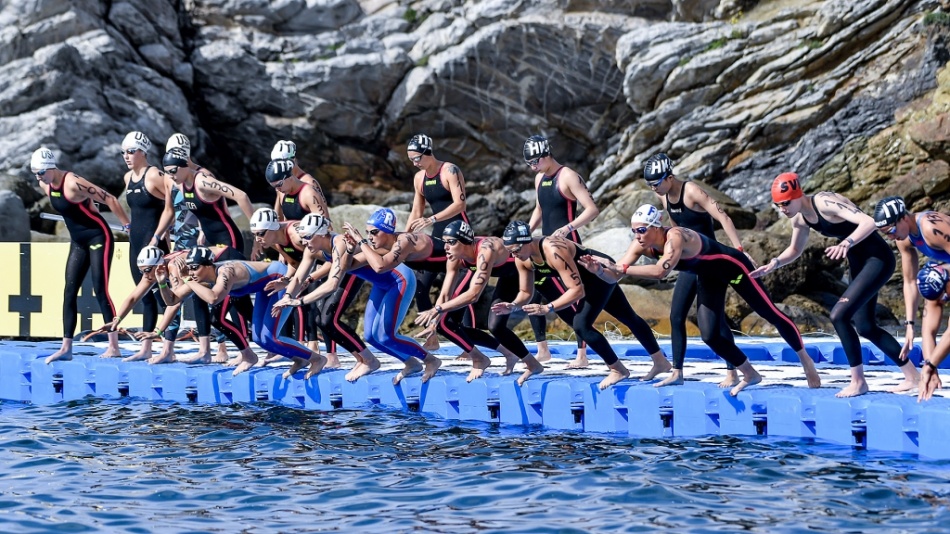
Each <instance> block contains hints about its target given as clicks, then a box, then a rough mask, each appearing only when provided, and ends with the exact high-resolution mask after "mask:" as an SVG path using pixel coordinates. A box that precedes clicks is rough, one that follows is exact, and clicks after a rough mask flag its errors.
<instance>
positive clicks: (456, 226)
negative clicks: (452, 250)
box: [442, 220, 475, 245]
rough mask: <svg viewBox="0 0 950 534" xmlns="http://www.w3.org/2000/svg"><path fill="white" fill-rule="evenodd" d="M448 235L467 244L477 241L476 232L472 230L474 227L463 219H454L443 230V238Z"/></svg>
mask: <svg viewBox="0 0 950 534" xmlns="http://www.w3.org/2000/svg"><path fill="white" fill-rule="evenodd" d="M446 237H449V238H452V239H458V240H459V241H461V242H462V243H465V244H466V245H471V244H472V243H474V242H475V232H473V231H472V227H471V226H469V225H468V223H467V222H465V221H462V220H458V221H452V222H450V223H449V225H448V226H446V227H445V229H443V230H442V238H443V239H444V238H446Z"/></svg>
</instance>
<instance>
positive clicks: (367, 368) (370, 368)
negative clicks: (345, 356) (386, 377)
mask: <svg viewBox="0 0 950 534" xmlns="http://www.w3.org/2000/svg"><path fill="white" fill-rule="evenodd" d="M364 360H365V361H362V362H359V363H357V364H356V367H354V368H353V369H352V370H351V371H350V372H349V373H346V377H344V378H346V379H347V380H348V381H350V382H356V381H357V380H359V379H360V377H363V376H366V375H368V374H370V373H372V372H374V371H376V370H377V369H379V366H380V363H379V360H378V359H376V358H373V359H368V358H365V357H364Z"/></svg>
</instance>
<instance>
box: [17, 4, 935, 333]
mask: <svg viewBox="0 0 950 534" xmlns="http://www.w3.org/2000/svg"><path fill="white" fill-rule="evenodd" d="M947 7H948V6H947V5H945V2H942V1H938V0H918V1H910V2H908V1H901V0H859V1H847V0H827V1H818V0H815V1H810V0H777V1H772V2H754V1H740V0H723V1H717V0H705V1H704V0H676V1H668V2H660V1H657V0H623V1H619V2H608V1H605V0H557V1H551V0H544V1H541V0H539V1H532V2H521V1H514V0H489V1H474V0H469V1H461V0H420V1H415V2H405V1H398V0H363V1H357V0H320V1H317V0H282V1H279V2H271V1H267V0H243V1H241V2H237V1H234V0H185V1H181V0H142V1H141V2H136V3H128V2H117V1H105V0H78V1H71V2H69V1H65V0H39V1H29V2H28V1H26V0H11V1H10V2H7V3H5V4H4V6H3V7H0V22H2V24H0V28H3V29H2V30H0V44H2V46H0V73H2V76H0V217H3V218H4V220H6V221H10V224H7V225H5V226H4V227H2V228H0V240H4V241H26V240H34V241H38V240H47V239H51V238H52V237H51V236H52V235H53V234H54V233H55V231H56V230H55V227H54V225H53V224H52V223H50V222H48V221H41V220H40V219H39V217H38V214H39V213H40V212H43V211H49V207H48V202H47V201H46V199H45V198H44V197H43V196H42V195H41V194H40V193H39V192H38V190H37V188H36V187H35V185H34V183H33V179H32V177H31V176H30V174H29V169H28V168H27V167H28V166H27V165H26V162H27V161H28V160H29V154H30V153H31V152H32V151H33V150H34V149H35V148H36V147H38V146H40V145H48V146H52V147H53V148H55V149H56V150H57V151H58V152H59V154H60V155H61V156H60V159H61V161H62V162H63V164H64V166H66V167H68V168H71V169H75V170H76V171H77V172H79V173H81V174H83V175H85V176H87V177H89V178H91V179H93V180H95V181H96V182H97V183H100V184H102V185H104V186H107V187H108V188H109V189H110V190H112V191H113V192H115V193H118V192H120V190H121V177H122V173H123V172H124V166H123V165H122V162H121V160H120V159H119V158H118V156H117V153H118V147H119V143H120V141H121V139H122V137H123V136H124V135H125V133H126V132H128V131H130V130H140V131H144V132H146V133H147V134H148V135H150V136H151V137H152V138H153V140H161V139H164V138H165V137H167V136H168V135H170V134H171V133H173V132H176V131H180V132H184V133H186V134H188V135H189V137H191V139H192V142H193V144H194V146H195V148H194V150H193V154H194V155H195V159H196V160H197V161H199V162H201V163H202V164H206V165H208V166H209V167H210V168H212V169H214V170H215V171H216V172H217V173H218V174H219V175H220V176H221V177H222V178H224V179H226V180H228V181H229V182H231V183H233V184H235V185H237V186H239V187H242V188H244V189H246V190H247V191H248V192H249V193H250V194H251V196H252V198H254V200H255V201H258V202H261V203H263V204H267V203H268V202H270V201H271V200H272V198H273V192H272V190H271V189H270V188H268V187H267V184H266V183H264V181H263V169H264V166H265V165H266V163H267V154H268V153H269V150H270V147H271V145H272V144H273V142H274V141H275V140H276V139H294V140H295V141H296V142H297V145H298V146H299V147H300V150H299V156H298V159H299V162H300V165H301V167H303V168H304V169H306V170H308V171H309V172H311V173H312V174H313V175H314V176H316V177H317V178H318V179H319V180H320V181H321V183H322V184H323V187H324V190H325V191H327V192H328V193H329V196H330V198H329V201H330V203H331V204H332V205H334V206H339V207H340V208H338V209H349V210H351V211H352V210H356V211H354V213H355V212H359V211H360V208H358V207H355V208H343V206H344V205H350V204H353V205H355V204H377V205H387V206H392V207H400V206H403V207H404V206H407V205H408V203H409V202H410V201H411V195H410V194H409V193H408V190H409V179H410V177H411V171H412V169H411V166H410V165H409V163H408V161H407V160H406V158H405V154H404V147H405V141H406V139H408V137H409V136H410V135H411V134H412V133H415V132H417V131H424V132H427V133H428V134H429V135H431V136H432V137H433V138H434V139H435V144H436V153H437V154H438V155H439V156H440V157H441V159H447V160H449V161H452V162H454V163H457V164H459V165H460V166H461V168H462V169H463V171H464V172H465V176H466V180H467V186H468V191H469V199H468V204H469V208H468V211H469V214H470V216H471V218H472V219H473V220H474V221H476V230H477V231H478V232H479V233H485V234H490V233H498V232H499V231H500V229H501V228H503V227H504V225H505V223H507V221H509V220H511V219H512V218H516V217H524V218H526V217H527V216H528V214H529V213H530V210H531V209H532V207H533V191H531V176H530V173H529V172H528V170H527V169H526V168H525V167H524V165H523V163H522V162H521V157H520V152H519V148H520V146H521V142H522V141H523V139H524V138H525V137H526V136H528V135H531V134H533V133H539V132H540V133H543V134H545V135H546V136H547V137H549V138H550V139H551V140H552V143H553V145H554V151H555V154H556V156H557V158H558V159H559V160H560V161H562V162H564V163H567V164H569V165H570V166H571V167H572V168H575V169H577V170H578V171H579V172H581V174H582V175H585V176H588V177H589V180H588V184H589V186H590V188H591V190H592V191H593V192H594V193H595V198H596V199H597V201H598V203H599V205H600V206H601V210H602V214H601V216H600V217H599V218H598V219H597V220H596V221H595V223H594V224H593V225H591V226H590V227H588V228H585V229H584V230H583V231H582V234H583V236H584V238H585V242H587V243H589V244H590V245H591V246H594V247H595V248H601V249H603V250H604V251H605V252H608V253H613V254H616V253H617V252H618V251H617V250H616V248H617V247H618V244H622V243H626V242H627V240H628V239H629V232H628V231H627V230H626V223H627V220H628V218H629V216H630V214H631V213H632V212H633V210H634V209H635V208H636V206H638V205H639V204H641V203H643V202H648V201H655V195H654V194H653V193H652V191H650V190H649V188H647V187H646V186H645V184H643V183H642V181H641V180H640V179H639V176H640V172H641V166H642V162H643V160H644V159H645V158H646V157H648V156H649V155H650V154H652V153H653V152H656V151H658V150H663V151H666V152H667V153H668V154H669V155H670V156H671V157H672V158H673V160H674V161H675V162H676V163H677V166H676V172H677V174H678V175H679V176H681V177H684V178H689V179H694V180H699V181H702V182H703V183H704V184H706V185H708V186H710V187H712V188H715V189H717V190H718V191H719V192H720V194H721V197H719V198H720V201H721V202H722V203H723V204H724V205H726V206H727V209H728V210H729V213H730V216H731V217H732V218H733V220H734V221H735V222H736V224H737V226H738V227H739V228H740V229H742V238H743V243H744V244H747V245H746V250H747V251H749V252H750V254H751V255H752V256H753V257H754V258H756V259H757V260H759V261H766V260H767V259H769V258H771V257H772V256H773V255H774V254H775V253H776V252H777V251H778V250H781V248H783V247H784V245H785V243H786V242H787V239H788V238H787V233H788V224H787V221H784V220H782V221H780V220H778V217H777V216H776V214H775V213H774V211H773V210H772V209H771V208H769V207H768V184H769V183H770V182H771V180H772V178H773V177H774V176H775V175H776V174H778V173H779V172H785V171H794V172H797V173H798V174H799V175H800V176H801V177H802V179H803V185H804V187H805V190H806V192H809V193H812V192H816V191H821V190H834V191H837V192H839V193H842V194H843V195H845V196H848V197H849V198H851V199H852V200H854V202H855V203H857V204H858V205H859V206H861V207H862V208H865V209H866V210H867V209H868V208H869V206H870V205H871V203H872V202H873V201H875V200H877V199H878V198H881V197H883V196H886V195H889V194H901V195H903V196H904V197H905V198H906V199H907V200H908V202H909V204H910V205H911V207H912V209H914V210H919V209H924V208H927V209H930V208H932V209H938V210H945V211H946V210H950V163H948V162H950V141H948V139H950V127H948V126H947V125H948V124H950V121H948V120H947V116H948V115H947V114H948V113H950V97H948V92H947V91H948V89H950V74H948V73H947V71H946V68H945V65H946V63H947V61H948V59H950V49H948V46H947V38H948V33H950V15H948V14H947ZM158 144H160V143H156V145H158ZM160 156H161V154H159V148H157V147H156V148H153V153H151V154H150V158H151V161H153V162H157V161H159V158H160ZM341 216H343V215H341ZM30 229H32V233H31V232H30ZM616 229H620V230H619V233H618V230H616ZM620 233H622V234H623V236H622V239H621V236H620ZM825 246H827V245H826V243H825V241H824V240H823V239H821V238H820V237H818V236H813V237H812V238H811V239H810V241H809V247H808V250H807V251H806V253H805V254H804V256H803V258H802V259H800V260H799V261H798V262H796V263H794V264H792V265H789V266H787V267H785V268H784V269H783V271H782V276H781V279H780V280H779V277H771V279H769V278H766V280H765V282H766V285H767V286H768V289H769V291H770V292H771V293H772V295H773V296H774V298H775V299H776V301H778V302H782V303H783V306H785V308H784V309H785V310H786V311H787V312H789V313H790V314H791V315H793V317H794V318H795V319H796V321H797V322H799V324H801V325H802V326H803V330H804V331H809V330H824V331H830V330H831V329H830V323H829V322H828V319H827V310H828V309H829V308H830V305H833V303H834V302H835V300H836V298H837V297H836V295H838V294H840V292H841V289H842V287H843V284H844V282H843V281H842V277H843V276H844V273H845V269H844V266H843V265H842V264H840V263H836V262H831V261H829V260H827V259H826V258H824V256H823V254H822V253H821V251H822V250H823V248H824V247H825ZM895 280H896V277H895ZM643 287H646V288H647V293H648V294H638V296H636V297H635V300H634V304H635V306H636V303H637V301H648V300H649V299H655V300H657V302H658V303H657V304H655V305H654V304H653V303H652V302H653V301H652V300H650V302H651V303H650V304H647V305H641V306H637V309H638V311H641V307H642V308H651V307H656V308H657V309H658V310H661V309H662V299H663V295H664V293H663V292H664V287H665V285H664V284H653V285H648V286H643ZM625 289H626V290H627V291H632V292H634V293H636V292H639V291H641V288H640V287H639V286H638V287H632V286H631V287H626V288H625ZM901 302H902V300H901V297H900V284H899V282H896V281H892V283H891V284H889V285H888V286H887V287H886V288H885V290H884V291H882V293H881V299H880V304H881V306H879V310H880V315H881V316H882V317H883V318H886V319H888V320H893V312H892V311H891V310H894V311H898V313H902V312H900V311H899V310H900V309H901V306H902V304H901ZM729 312H730V318H731V320H732V321H733V323H734V326H736V327H738V328H741V329H742V330H743V331H750V332H753V333H768V332H766V331H761V332H760V331H759V328H760V327H759V326H758V321H756V318H755V317H754V316H751V317H750V316H748V310H744V309H743V308H742V306H740V304H739V301H738V300H737V299H731V300H730V309H729ZM641 313H644V312H643V311H641ZM644 315H645V316H648V315H649V314H647V313H644ZM657 316H658V317H656V318H650V317H648V318H650V319H651V320H655V321H656V322H655V323H654V324H655V325H656V328H658V329H660V330H661V331H662V328H663V323H662V313H661V312H660V311H658V312H657Z"/></svg>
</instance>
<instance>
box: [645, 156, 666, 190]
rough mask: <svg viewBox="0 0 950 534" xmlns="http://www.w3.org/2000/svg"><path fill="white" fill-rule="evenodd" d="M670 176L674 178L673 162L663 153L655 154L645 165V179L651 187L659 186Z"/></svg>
mask: <svg viewBox="0 0 950 534" xmlns="http://www.w3.org/2000/svg"><path fill="white" fill-rule="evenodd" d="M670 176H673V160H671V159H670V157H669V156H667V155H666V154H664V153H662V152H658V153H656V154H653V155H652V156H650V157H649V158H648V159H647V160H646V161H645V162H644V163H643V179H644V180H646V181H647V183H648V184H650V185H659V183H660V182H662V181H663V180H666V179H667V178H669V177H670Z"/></svg>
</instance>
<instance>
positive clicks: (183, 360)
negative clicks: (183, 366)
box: [178, 352, 228, 363]
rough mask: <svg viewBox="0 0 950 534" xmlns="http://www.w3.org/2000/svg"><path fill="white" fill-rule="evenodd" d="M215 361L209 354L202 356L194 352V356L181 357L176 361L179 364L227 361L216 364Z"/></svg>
mask: <svg viewBox="0 0 950 534" xmlns="http://www.w3.org/2000/svg"><path fill="white" fill-rule="evenodd" d="M216 359H217V358H215V359H212V358H211V354H209V353H207V352H206V353H204V354H201V353H200V352H196V353H195V354H191V355H189V356H181V357H179V358H178V361H179V362H181V363H226V362H227V361H228V360H224V361H220V362H217V361H215V360H216Z"/></svg>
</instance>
